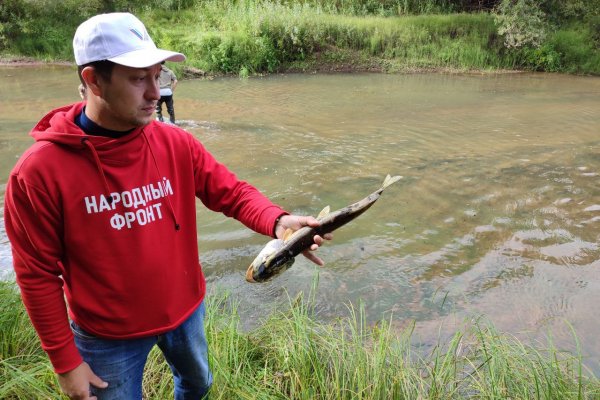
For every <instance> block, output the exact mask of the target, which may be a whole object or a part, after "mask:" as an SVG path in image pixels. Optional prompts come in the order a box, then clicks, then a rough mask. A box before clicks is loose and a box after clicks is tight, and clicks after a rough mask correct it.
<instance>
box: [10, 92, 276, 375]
mask: <svg viewBox="0 0 600 400" xmlns="http://www.w3.org/2000/svg"><path fill="white" fill-rule="evenodd" d="M82 105H83V104H82V103H78V104H74V105H71V106H66V107H63V108H60V109H57V110H55V111H53V112H51V113H49V114H48V115H46V116H45V117H44V118H43V119H42V120H41V121H40V122H39V123H38V124H37V125H36V127H35V128H34V129H33V130H32V131H31V133H30V134H31V136H33V137H34V138H35V140H36V143H35V144H34V145H32V146H31V147H30V148H29V149H28V150H27V151H26V152H25V153H24V154H23V155H22V156H21V158H20V159H19V161H18V163H17V165H16V166H15V168H14V170H13V171H12V173H11V175H10V178H9V182H8V185H7V188H6V200H5V222H6V232H7V234H8V237H9V239H10V242H11V245H12V250H13V258H14V268H15V271H16V276H17V282H18V284H19V286H20V288H21V294H22V297H23V302H24V303H25V306H26V308H27V311H28V313H29V316H30V318H31V320H32V322H33V325H34V327H35V329H36V331H37V332H38V335H39V336H40V339H41V342H42V347H43V348H44V350H45V351H46V352H47V353H48V355H49V357H50V360H51V361H52V364H53V366H54V368H55V370H56V372H58V373H62V372H66V371H69V370H71V369H73V368H75V367H76V366H78V365H79V364H80V363H81V361H82V360H81V356H80V355H79V352H78V350H77V348H76V347H75V344H74V341H73V335H72V332H71V330H70V328H69V322H68V317H67V312H66V306H65V302H64V296H63V293H64V294H65V295H66V299H67V302H68V305H69V308H68V311H69V316H70V317H71V318H72V319H73V320H74V321H75V322H76V323H77V324H78V325H80V326H81V327H82V328H83V329H85V330H86V331H88V332H90V333H93V334H95V335H98V336H101V337H104V338H114V339H123V338H136V337H142V336H148V335H158V334H161V333H164V332H166V331H169V330H171V329H173V328H175V327H176V326H178V325H179V324H180V323H181V322H183V321H184V320H185V319H186V318H187V317H188V316H189V315H190V314H191V313H192V312H193V311H194V309H195V308H196V307H197V306H198V305H199V304H200V302H201V301H202V299H203V297H204V293H205V281H204V276H203V274H202V270H201V267H200V265H199V259H198V243H197V236H196V205H195V199H196V197H198V198H199V199H200V200H201V201H202V203H204V205H205V206H206V207H208V208H209V209H211V210H213V211H219V212H222V213H224V214H225V215H227V216H229V217H233V218H236V219H238V220H239V221H241V222H242V223H243V224H245V225H246V226H248V227H249V228H250V229H253V230H255V231H256V232H259V233H262V234H265V235H272V234H273V226H274V224H275V220H276V218H277V217H279V216H280V215H282V214H284V213H285V212H284V211H283V210H282V209H281V208H280V207H278V206H276V205H274V204H273V203H271V202H270V201H269V200H268V199H267V198H265V197H264V196H263V195H262V194H261V193H260V192H259V191H258V190H257V189H255V188H254V187H253V186H251V185H249V184H248V183H246V182H243V181H240V180H238V179H237V178H236V176H235V175H234V174H233V173H232V172H230V171H229V170H228V169H227V168H226V167H225V166H223V165H222V164H220V163H218V162H217V161H216V160H215V159H214V158H213V156H212V155H211V154H210V153H209V152H208V151H207V150H206V149H205V148H204V147H203V146H202V144H201V143H200V142H199V141H198V140H196V139H194V138H193V137H192V136H191V135H190V134H189V133H187V132H185V131H184V130H182V129H179V128H177V127H173V126H169V125H165V124H162V123H157V122H151V123H150V124H148V125H146V126H144V127H142V128H137V129H135V130H134V131H133V132H131V133H129V134H127V135H125V136H123V137H121V138H118V139H113V138H107V137H98V136H89V135H86V134H84V133H83V132H82V131H81V130H80V129H79V127H78V126H77V125H76V124H75V123H74V119H75V116H76V115H78V114H79V113H80V112H81V108H82ZM111 197H112V201H111V200H110V198H111ZM63 289H64V291H63Z"/></svg>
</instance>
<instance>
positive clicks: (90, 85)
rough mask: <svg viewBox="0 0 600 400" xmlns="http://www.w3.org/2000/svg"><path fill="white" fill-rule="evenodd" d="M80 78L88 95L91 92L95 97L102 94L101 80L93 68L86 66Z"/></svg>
mask: <svg viewBox="0 0 600 400" xmlns="http://www.w3.org/2000/svg"><path fill="white" fill-rule="evenodd" d="M81 77H82V78H83V80H84V81H85V84H86V86H87V90H88V93H89V92H92V93H94V95H96V96H99V97H100V96H101V93H102V78H101V77H100V75H98V74H97V73H96V70H95V69H94V67H91V66H88V67H85V68H84V69H83V70H81Z"/></svg>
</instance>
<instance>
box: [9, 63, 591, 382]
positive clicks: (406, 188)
mask: <svg viewBox="0 0 600 400" xmlns="http://www.w3.org/2000/svg"><path fill="white" fill-rule="evenodd" d="M77 84H78V82H77V77H76V72H75V70H74V69H73V68H71V67H48V66H47V67H21V68H12V67H2V68H0V103H1V104H0V121H2V124H1V125H0V177H1V178H0V195H2V202H3V198H4V191H5V185H6V179H7V176H8V174H9V171H10V169H11V168H12V166H13V165H14V164H15V162H16V160H17V159H18V157H19V155H20V154H21V153H22V152H23V150H24V149H25V148H26V147H27V146H29V145H30V144H31V142H32V140H31V138H30V137H29V136H28V135H27V132H28V131H29V130H30V129H31V127H32V126H33V124H34V123H35V122H36V121H37V120H38V119H39V118H41V117H42V116H43V114H44V113H45V112H46V111H47V110H49V109H51V108H53V107H57V106H61V105H64V104H66V103H70V102H74V101H77V100H78V94H77ZM175 107H176V112H177V119H178V120H179V121H180V123H181V126H182V127H184V128H186V129H187V130H188V131H189V132H191V133H192V134H193V135H194V136H196V137H197V138H198V139H200V140H201V141H202V142H203V143H204V144H205V145H206V147H207V148H208V149H209V150H210V151H211V152H212V153H213V154H214V155H215V156H216V157H217V158H218V159H219V160H221V161H222V162H224V163H225V164H227V165H228V166H229V167H230V168H231V169H232V170H234V171H235V172H236V173H237V174H238V176H239V177H241V178H242V179H246V180H248V181H250V182H251V183H253V184H254V185H255V186H257V187H258V188H259V189H260V190H262V191H263V192H264V193H266V194H267V195H268V196H269V197H270V198H272V199H273V200H274V201H275V202H277V203H279V204H281V205H282V206H283V207H284V208H286V209H287V210H289V211H290V212H293V213H299V214H312V215H316V214H318V213H319V211H320V210H321V209H322V208H323V207H324V206H326V205H329V206H331V208H332V209H337V208H341V207H343V206H346V205H348V204H350V203H353V202H355V201H357V200H359V199H361V198H363V197H364V196H366V195H367V194H369V193H371V192H372V191H374V190H375V189H377V188H378V187H379V185H380V184H381V183H382V181H383V179H384V177H385V175H386V174H388V173H389V174H392V175H402V176H403V177H404V178H403V179H402V180H401V181H400V182H399V183H397V184H395V185H394V186H391V187H390V188H389V189H388V190H386V192H384V194H383V195H382V197H381V199H380V200H379V201H378V202H377V203H376V204H375V205H374V206H373V207H372V208H371V209H370V210H369V211H368V212H367V214H365V215H363V216H361V217H359V218H358V219H357V220H355V221H353V222H352V223H350V224H349V225H347V226H345V227H343V228H341V229H340V230H338V231H337V232H336V234H335V240H334V241H332V242H330V243H327V244H326V245H325V246H323V247H322V248H321V249H319V255H320V256H321V257H322V258H323V259H324V260H325V262H326V265H325V266H324V267H323V268H321V269H319V268H317V267H316V266H314V265H313V264H311V263H310V262H308V261H307V260H305V259H303V258H302V257H298V260H297V261H296V263H295V264H294V266H293V267H292V268H291V269H290V270H289V271H287V272H285V273H284V274H282V275H281V276H279V277H277V278H276V279H274V280H273V281H271V282H269V283H266V284H254V285H251V284H248V283H246V282H245V280H244V273H245V270H246V268H247V266H248V264H249V263H250V262H251V261H252V259H253V258H254V256H255V255H256V254H257V253H258V251H259V250H260V249H261V248H262V246H263V245H264V244H265V243H266V242H267V241H268V238H266V237H263V236H261V235H258V234H255V233H253V232H251V231H249V230H247V229H246V228H245V227H243V226H242V225H241V224H239V223H238V222H236V221H234V220H228V219H227V218H225V217H223V216H222V215H217V214H214V213H211V212H209V211H207V210H206V209H204V208H202V206H201V203H200V202H198V225H199V241H198V244H199V247H200V252H201V255H200V258H201V262H202V265H203V268H204V271H205V274H206V276H207V280H208V286H209V290H210V291H221V290H227V291H229V292H230V293H231V294H232V295H233V296H234V298H237V299H239V300H240V301H241V302H242V304H241V306H240V316H241V318H242V321H243V323H244V324H245V325H246V326H248V327H251V326H252V325H253V324H254V323H256V321H257V320H260V318H261V317H264V316H266V315H268V313H269V311H270V310H271V309H273V308H274V307H277V306H279V305H282V304H286V303H287V298H288V296H290V297H294V296H295V295H296V294H297V293H299V292H306V293H308V292H309V291H310V290H311V286H312V284H313V282H314V281H315V274H316V272H317V270H318V271H319V280H318V286H317V289H316V292H315V301H316V310H317V312H318V314H317V315H318V318H320V319H322V320H325V321H327V320H332V319H335V318H336V317H338V316H343V315H347V314H348V308H347V305H348V304H350V303H351V304H354V305H358V304H360V303H362V305H363V306H364V307H365V310H366V313H367V318H368V319H369V320H370V321H377V320H379V319H381V318H387V317H389V316H390V313H393V318H394V320H395V321H396V323H397V324H398V326H399V327H402V326H406V325H407V324H409V323H411V322H415V334H414V340H415V342H419V343H422V344H424V346H425V347H427V346H430V345H432V344H435V343H436V342H437V340H438V338H440V339H441V340H444V339H445V338H447V337H449V336H450V335H452V334H453V333H454V332H455V331H456V329H461V326H464V325H465V324H468V321H470V320H472V319H473V318H477V317H480V316H481V317H484V318H485V319H486V320H489V321H491V322H492V323H493V324H494V325H495V326H496V327H497V328H498V329H499V330H501V331H504V332H509V333H511V334H513V335H516V336H517V337H519V338H522V339H526V340H532V341H533V340H542V341H544V340H545V338H546V337H548V336H551V337H552V340H553V342H554V343H555V345H557V346H558V347H559V348H565V349H574V348H575V347H576V343H575V339H574V338H573V334H572V331H571V328H570V327H571V326H572V327H573V328H574V331H575V332H576V334H577V339H578V341H579V342H580V347H581V351H582V354H583V356H584V361H585V364H586V365H587V366H589V367H590V368H591V369H592V371H593V372H594V373H595V374H596V375H598V373H599V372H600V365H599V364H598V360H599V359H600V318H598V317H600V312H599V311H598V308H597V307H598V306H597V304H600V246H599V243H600V147H599V145H600V78H597V77H596V78H594V77H576V76H567V75H555V74H521V73H515V74H481V75H479V74H464V75H461V74H452V75H445V74H415V75H383V74H336V75H326V74H315V75H312V74H310V75H273V76H267V77H257V78H251V79H246V80H240V79H237V78H219V79H212V80H208V79H206V80H186V81H181V82H180V84H179V86H178V88H177V91H176V93H175ZM2 205H3V204H2ZM3 225H4V224H3V223H2V228H1V231H0V272H2V274H3V276H4V279H13V277H12V276H11V275H10V272H9V271H10V270H11V256H10V249H9V243H8V239H7V238H6V234H5V232H4V226H3ZM594 310H596V311H594Z"/></svg>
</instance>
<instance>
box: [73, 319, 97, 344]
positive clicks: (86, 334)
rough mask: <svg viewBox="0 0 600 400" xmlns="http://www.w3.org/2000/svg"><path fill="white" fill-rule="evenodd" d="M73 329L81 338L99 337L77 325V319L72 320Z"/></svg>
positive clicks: (92, 338) (91, 338)
mask: <svg viewBox="0 0 600 400" xmlns="http://www.w3.org/2000/svg"><path fill="white" fill-rule="evenodd" d="M71 330H72V331H73V335H75V336H77V337H78V338H79V339H83V340H95V339H97V338H98V337H97V336H94V335H92V334H91V333H89V332H86V331H85V330H83V328H82V327H80V326H79V325H77V324H76V323H75V321H71Z"/></svg>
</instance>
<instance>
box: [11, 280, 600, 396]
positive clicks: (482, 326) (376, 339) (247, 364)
mask: <svg viewBox="0 0 600 400" xmlns="http://www.w3.org/2000/svg"><path fill="white" fill-rule="evenodd" d="M312 304H313V302H312V301H311V299H303V298H297V299H296V300H294V301H290V303H289V306H288V307H287V309H285V310H283V311H279V312H275V313H273V314H272V315H270V316H265V318H266V319H265V321H264V323H263V324H261V326H260V327H258V328H256V329H254V330H252V331H249V332H245V331H243V330H242V329H241V328H240V322H239V317H238V310H237V308H236V303H235V302H234V301H232V300H231V299H230V298H228V297H227V296H226V295H222V294H221V295H209V296H208V297H207V320H206V330H207V338H208V342H209V349H210V351H209V357H210V364H211V368H212V370H213V373H214V385H213V388H212V391H211V395H210V396H211V399H223V400H231V399H248V400H254V399H261V400H269V399H273V400H279V399H291V400H294V399H298V400H300V399H311V400H319V399H322V400H329V399H331V400H345V399H347V400H354V399H361V400H375V399H377V400H379V399H380V400H388V399H395V400H403V399H406V400H414V399H423V400H425V399H431V400H442V399H443V400H451V399H520V400H527V399H546V400H552V399H556V400H570V399H578V400H584V399H597V398H598V397H599V396H600V381H599V380H598V379H597V378H595V377H593V376H592V375H591V373H589V372H588V371H586V370H585V368H584V367H583V365H582V360H581V357H580V356H579V355H571V354H568V353H565V352H562V351H560V350H558V349H557V348H556V347H555V346H554V345H553V344H552V343H551V342H550V341H549V343H548V344H545V345H541V344H539V346H538V347H537V348H535V347H532V346H530V345H527V344H524V343H522V342H520V341H519V340H517V339H516V338H514V337H512V336H509V335H507V334H504V333H500V332H498V331H496V330H495V329H494V327H493V326H491V324H489V323H486V322H483V321H481V320H473V321H470V322H469V323H466V324H465V327H464V329H462V330H460V331H457V332H456V333H455V334H454V336H453V337H452V338H451V339H450V340H449V342H448V343H439V344H438V345H436V346H433V347H432V348H431V349H430V350H427V351H426V353H427V354H422V353H424V352H425V350H417V349H418V347H416V346H415V345H411V336H412V326H408V327H406V328H402V329H398V328H394V326H395V325H394V324H393V321H391V320H390V321H381V322H380V323H379V324H377V325H375V326H368V325H367V324H366V322H365V320H366V318H365V315H364V313H363V312H362V311H361V310H355V309H352V308H349V310H350V316H349V317H347V318H340V319H339V320H337V321H335V322H332V323H328V324H325V323H321V322H318V321H317V320H316V318H315V317H314V314H313V312H312V310H313V307H312ZM267 317H268V318H267ZM172 391H173V382H172V378H171V373H170V371H169V368H168V366H167V364H166V363H165V361H164V360H163V358H162V355H161V354H160V352H159V351H157V350H156V349H154V350H153V351H152V352H151V354H150V358H149V362H148V364H147V366H146V373H145V376H144V398H145V399H161V400H162V399H167V398H172V393H173V392H172ZM0 398H2V399H6V400H12V399H30V398H40V399H41V398H44V399H63V398H64V397H61V395H60V390H59V388H58V385H57V382H56V378H55V375H54V373H53V372H52V367H51V365H50V362H49V361H48V359H47V357H46V356H45V354H44V353H43V351H42V350H41V348H40V346H39V341H38V339H37V337H36V335H35V332H34V330H33V328H32V326H31V324H30V322H29V319H28V317H27V314H26V312H25V309H24V307H23V305H22V303H21V300H20V298H19V294H18V292H17V290H16V287H15V285H14V284H13V283H9V282H0Z"/></svg>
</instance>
